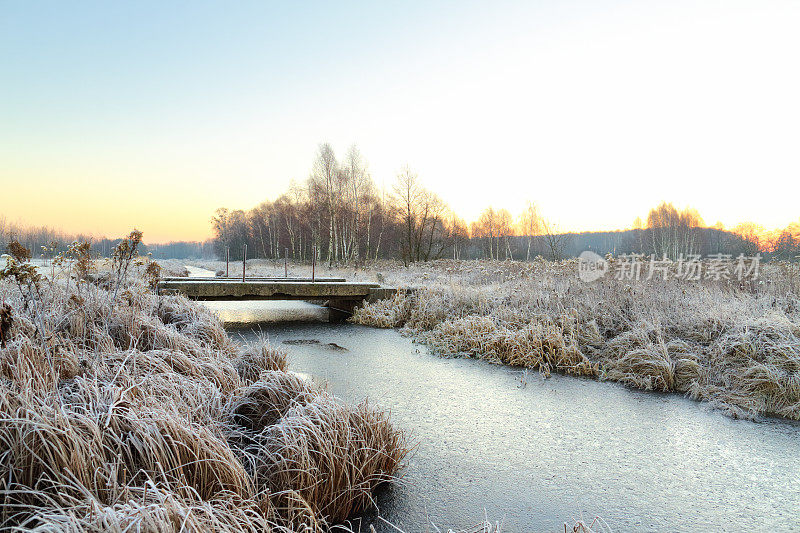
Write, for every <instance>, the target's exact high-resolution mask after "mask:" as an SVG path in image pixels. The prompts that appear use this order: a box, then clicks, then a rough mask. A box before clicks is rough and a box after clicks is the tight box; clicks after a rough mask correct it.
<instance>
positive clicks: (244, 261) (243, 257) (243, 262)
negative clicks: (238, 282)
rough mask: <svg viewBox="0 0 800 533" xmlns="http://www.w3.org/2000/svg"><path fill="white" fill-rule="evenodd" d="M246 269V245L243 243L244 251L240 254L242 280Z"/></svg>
mask: <svg viewBox="0 0 800 533" xmlns="http://www.w3.org/2000/svg"><path fill="white" fill-rule="evenodd" d="M246 271H247V245H246V244H245V245H244V253H243V254H242V281H244V277H245V272H246Z"/></svg>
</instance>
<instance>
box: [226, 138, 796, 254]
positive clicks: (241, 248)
mask: <svg viewBox="0 0 800 533" xmlns="http://www.w3.org/2000/svg"><path fill="white" fill-rule="evenodd" d="M555 227H556V226H555V225H554V223H553V222H552V221H549V220H546V219H544V218H542V217H541V216H540V215H539V212H538V210H537V208H536V205H535V204H533V203H529V204H528V206H527V208H526V209H525V210H524V212H522V213H519V214H518V216H516V217H514V216H512V214H511V213H510V212H509V211H508V210H506V209H495V208H493V207H488V208H486V210H484V212H483V213H482V214H481V216H480V218H479V219H478V220H477V221H475V222H473V223H471V224H469V225H467V224H466V223H465V222H464V220H462V219H461V218H459V217H458V216H457V215H456V214H455V213H453V211H452V210H451V209H450V208H449V207H448V206H447V204H446V203H445V202H444V201H443V200H442V199H441V198H439V197H438V196H437V195H436V194H434V193H432V192H431V191H429V190H427V189H426V188H425V187H424V186H423V185H422V184H421V182H420V180H419V178H418V176H417V174H416V173H414V172H413V171H412V170H411V169H410V168H403V169H402V170H401V171H400V173H399V174H398V175H397V178H396V180H395V183H394V184H393V185H392V187H391V190H389V191H386V190H379V189H378V187H377V186H376V184H375V182H374V181H373V180H372V178H371V177H370V175H369V172H368V170H367V165H366V163H365V161H364V158H363V157H362V155H361V153H360V152H359V150H358V148H356V147H355V146H353V147H351V148H350V149H349V150H348V151H347V153H346V154H345V156H344V159H342V160H339V159H337V157H336V155H335V153H334V150H333V148H332V147H331V146H330V145H329V144H321V145H320V146H319V149H318V151H317V154H316V158H315V160H314V161H313V163H312V166H311V172H310V175H309V177H308V179H307V180H306V181H305V182H304V183H302V184H297V183H294V184H292V185H291V186H290V188H289V190H288V191H286V193H284V194H283V195H281V196H279V197H278V198H277V199H275V200H274V201H265V202H263V203H261V204H259V205H258V206H256V207H254V208H252V209H250V210H247V211H244V210H234V211H231V210H229V209H227V208H221V209H218V210H217V211H216V213H215V214H214V216H213V218H212V228H213V230H214V238H213V245H214V251H215V253H216V255H217V256H218V257H220V258H224V257H225V253H226V250H227V252H228V253H229V254H230V257H231V258H232V259H241V258H242V256H243V254H244V253H245V250H246V253H247V257H248V258H273V259H275V258H282V257H284V255H285V256H288V257H289V258H291V259H294V260H301V261H308V260H310V259H311V256H312V254H314V253H316V256H317V260H319V261H327V262H328V263H356V264H357V263H361V262H364V261H368V260H374V259H380V258H391V259H401V260H403V261H404V262H405V263H411V262H416V261H428V260H432V259H439V258H454V259H475V258H488V259H516V260H530V259H532V258H534V257H536V256H543V257H545V258H547V259H562V258H565V257H571V256H576V255H578V254H580V253H581V252H582V251H584V250H592V251H595V252H597V253H599V254H606V253H612V254H615V255H619V254H630V253H641V254H646V255H649V254H655V255H656V256H658V257H661V256H662V255H666V256H667V257H670V258H677V257H678V256H679V255H681V254H682V255H684V256H687V255H690V254H700V255H708V254H716V253H723V254H732V255H738V254H745V255H753V254H755V253H758V252H762V253H763V254H765V256H772V257H777V258H782V259H795V256H797V255H800V224H794V225H792V226H790V227H789V228H786V229H785V230H783V231H782V232H778V233H777V234H776V235H773V236H771V237H769V238H766V237H765V234H764V232H763V230H762V229H761V228H759V227H758V226H756V225H754V224H741V225H740V226H737V228H734V230H733V231H726V230H725V229H723V228H722V227H721V225H718V226H717V227H706V226H705V224H704V222H703V219H702V218H701V216H700V214H699V213H698V212H697V211H695V210H693V209H690V208H687V209H684V210H678V209H677V208H675V207H674V206H673V205H672V204H668V203H663V204H661V205H659V206H657V207H654V208H653V209H651V210H650V212H649V215H648V217H647V220H646V221H642V220H639V219H637V220H635V221H634V222H633V229H629V230H625V231H614V232H585V233H559V232H558V231H557V230H556V229H555Z"/></svg>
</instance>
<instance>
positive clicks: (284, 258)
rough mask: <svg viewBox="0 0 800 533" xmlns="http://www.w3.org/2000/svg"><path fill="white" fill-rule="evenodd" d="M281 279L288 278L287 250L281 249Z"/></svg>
mask: <svg viewBox="0 0 800 533" xmlns="http://www.w3.org/2000/svg"><path fill="white" fill-rule="evenodd" d="M283 277H284V278H288V277H289V249H288V248H284V249H283Z"/></svg>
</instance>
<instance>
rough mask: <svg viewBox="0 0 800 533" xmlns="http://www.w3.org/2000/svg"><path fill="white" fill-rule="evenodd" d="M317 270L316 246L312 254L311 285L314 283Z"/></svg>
mask: <svg viewBox="0 0 800 533" xmlns="http://www.w3.org/2000/svg"><path fill="white" fill-rule="evenodd" d="M316 269H317V245H316V244H315V245H314V250H313V251H312V253H311V283H314V274H315V273H316Z"/></svg>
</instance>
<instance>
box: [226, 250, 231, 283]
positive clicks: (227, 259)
mask: <svg viewBox="0 0 800 533" xmlns="http://www.w3.org/2000/svg"><path fill="white" fill-rule="evenodd" d="M230 260H231V249H230V248H228V247H227V246H226V247H225V277H226V278H227V277H230V273H229V272H228V266H229V264H230Z"/></svg>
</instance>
